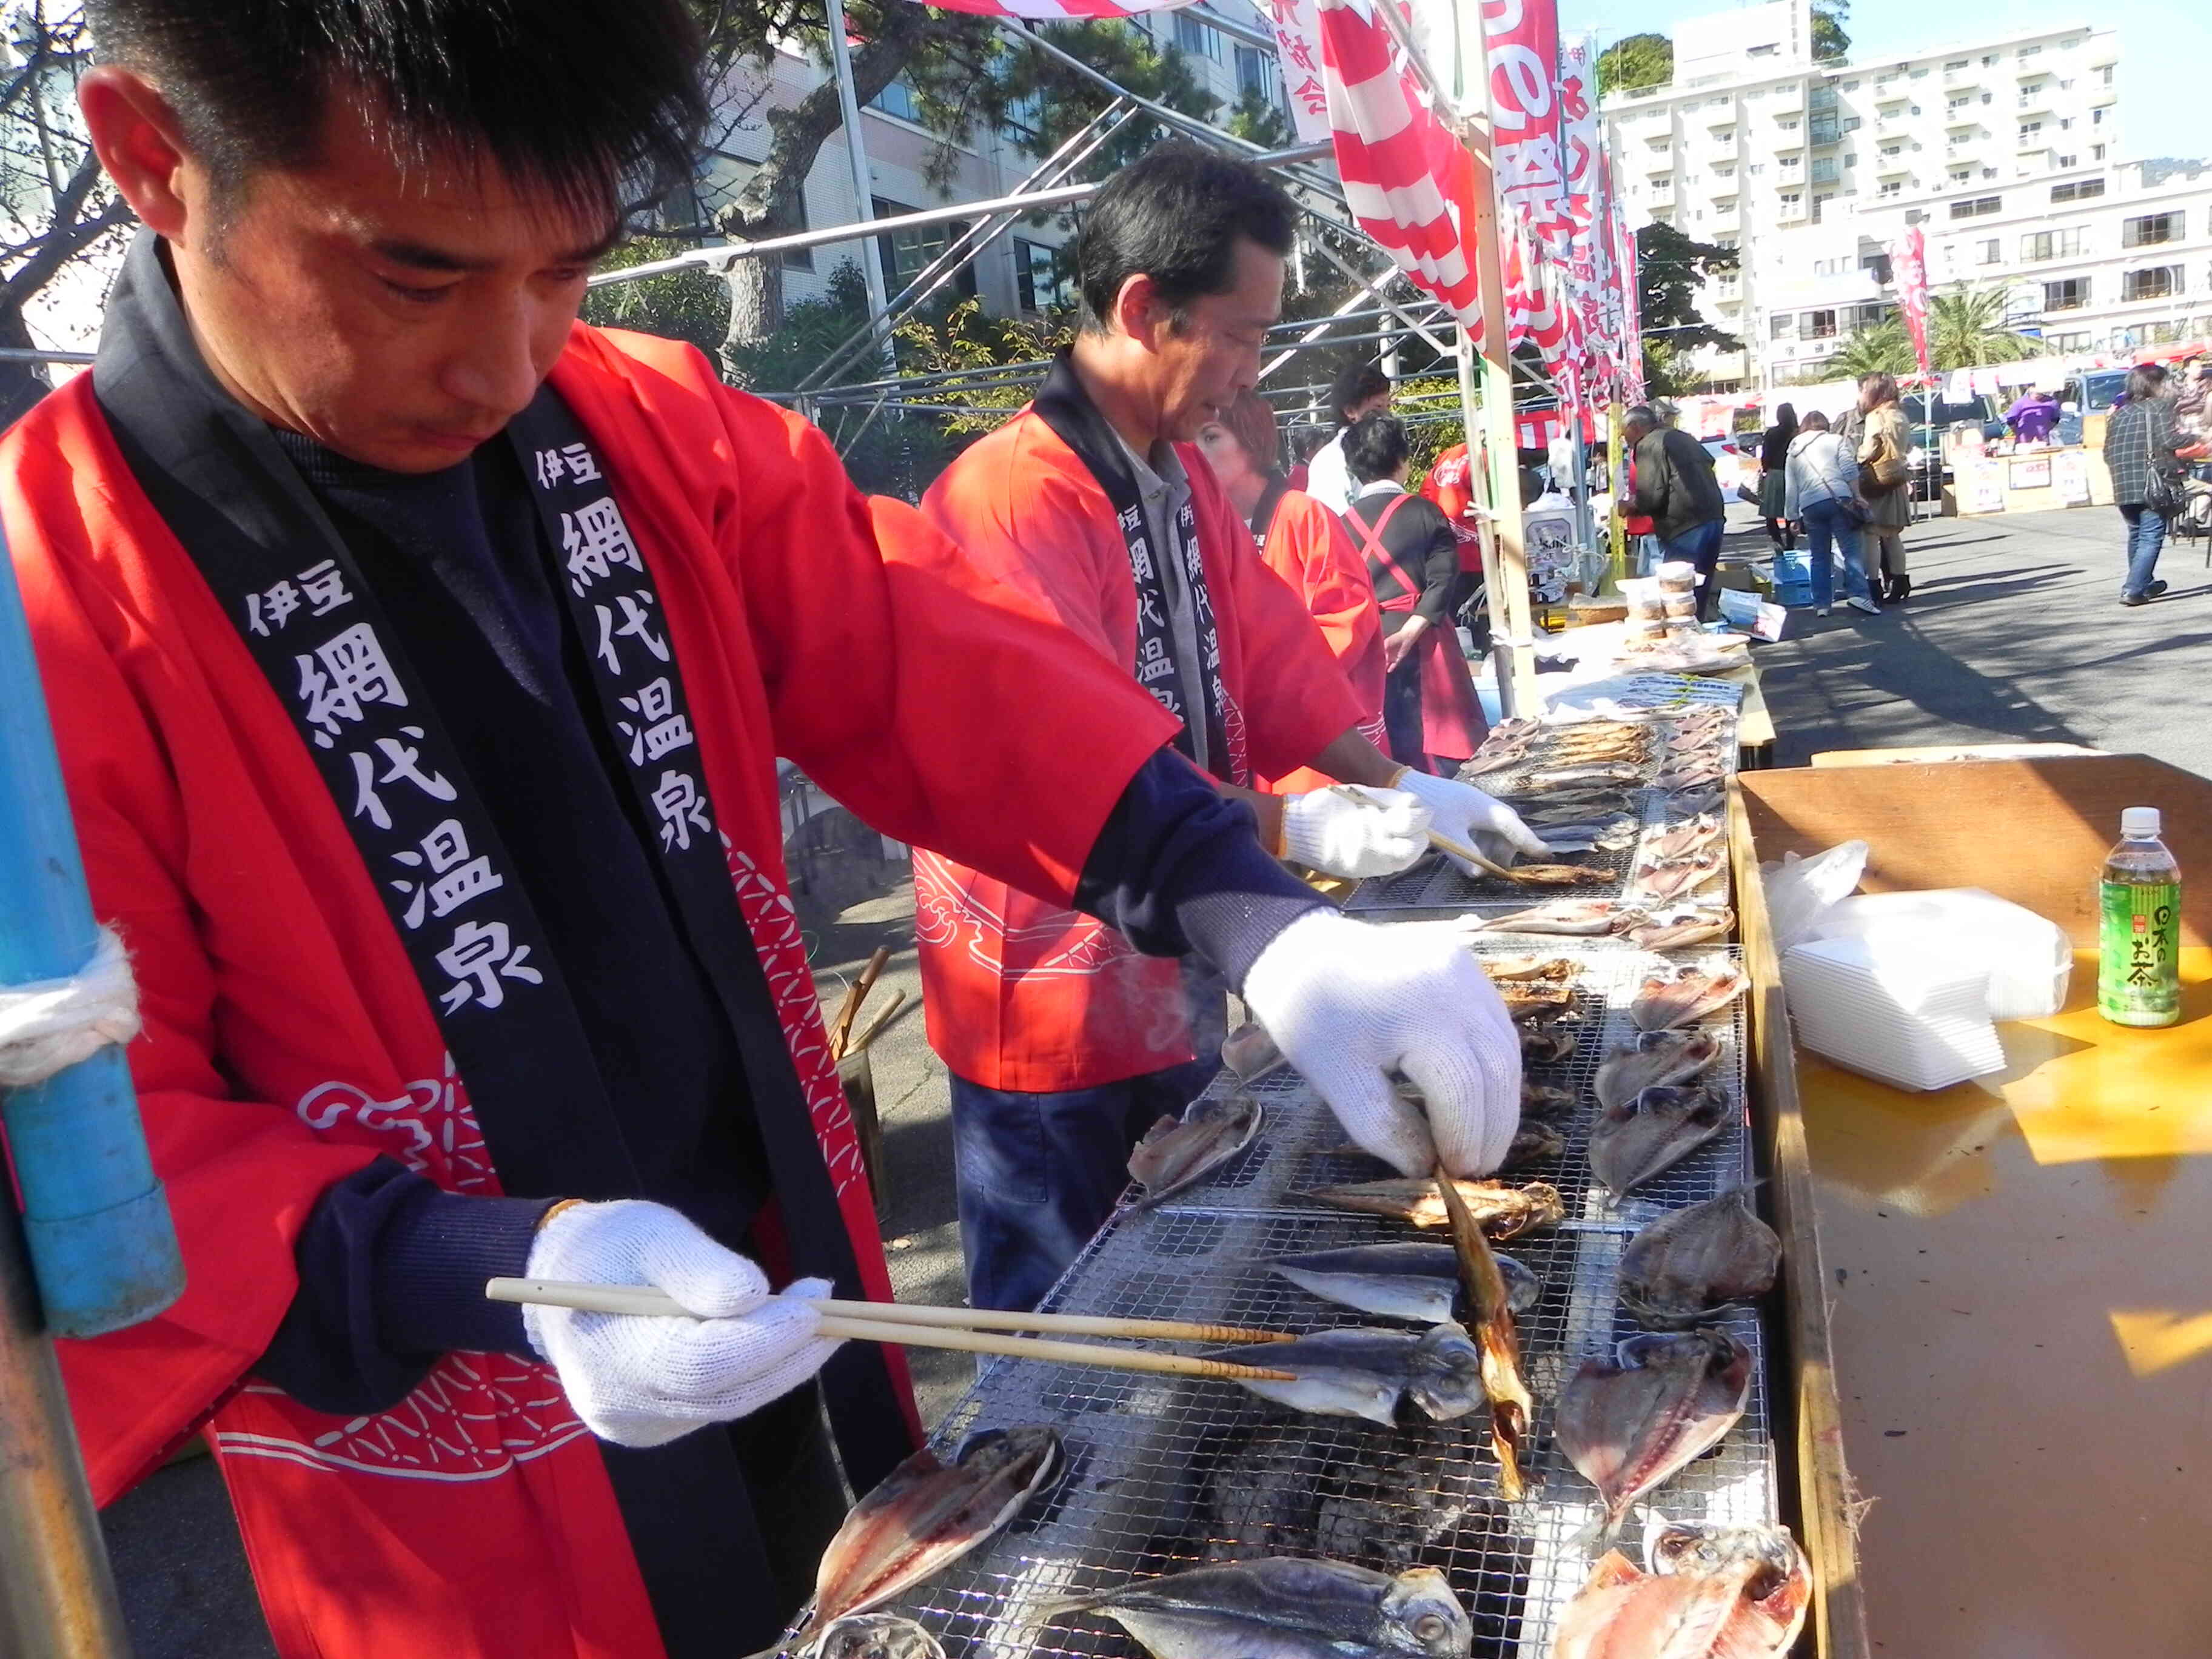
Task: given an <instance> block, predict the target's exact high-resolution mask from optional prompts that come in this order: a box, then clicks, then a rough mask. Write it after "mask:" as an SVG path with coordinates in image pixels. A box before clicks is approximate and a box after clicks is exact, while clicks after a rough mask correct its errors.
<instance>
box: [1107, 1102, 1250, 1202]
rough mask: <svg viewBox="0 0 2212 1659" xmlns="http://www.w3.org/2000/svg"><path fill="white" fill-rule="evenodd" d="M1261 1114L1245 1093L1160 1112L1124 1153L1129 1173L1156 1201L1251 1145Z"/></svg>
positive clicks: (1149, 1199) (1145, 1198)
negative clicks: (1175, 1114) (1176, 1111)
mask: <svg viewBox="0 0 2212 1659" xmlns="http://www.w3.org/2000/svg"><path fill="white" fill-rule="evenodd" d="M1266 1115H1267V1114H1266V1113H1265V1112H1263V1111H1262V1110H1261V1108H1260V1103H1259V1102H1258V1101H1256V1100H1255V1099H1253V1098H1252V1097H1251V1096H1249V1095H1243V1094H1237V1095H1229V1096H1225V1097H1221V1098H1218V1099H1216V1098H1213V1097H1207V1096H1200V1097H1199V1098H1198V1099H1196V1100H1194V1101H1192V1102H1191V1103H1190V1104H1189V1105H1188V1106H1186V1107H1184V1108H1183V1111H1182V1117H1180V1118H1173V1117H1162V1118H1161V1119H1160V1120H1159V1121H1158V1122H1157V1123H1155V1124H1153V1125H1152V1127H1151V1128H1149V1129H1147V1130H1146V1131H1145V1138H1144V1139H1142V1140H1140V1141H1139V1142H1138V1143H1137V1146H1136V1150H1135V1151H1134V1152H1131V1153H1130V1154H1129V1178H1130V1179H1131V1180H1132V1181H1133V1182H1136V1183H1137V1184H1138V1185H1139V1187H1142V1188H1144V1189H1145V1194H1144V1196H1143V1197H1142V1198H1141V1199H1139V1200H1138V1203H1139V1206H1143V1205H1148V1204H1157V1203H1158V1202H1159V1201H1160V1200H1162V1199H1164V1198H1166V1197H1168V1196H1169V1195H1170V1194H1173V1193H1179V1192H1181V1191H1182V1189H1183V1188H1186V1187H1188V1186H1190V1185H1191V1184H1192V1183H1193V1182H1196V1181H1198V1180H1200V1178H1202V1177H1203V1176H1206V1175H1208V1174H1210V1173H1212V1171H1213V1170H1218V1169H1219V1168H1220V1167H1221V1166H1222V1165H1223V1164H1225V1163H1227V1162H1228V1161H1229V1160H1230V1159H1231V1158H1234V1157H1236V1156H1237V1153H1239V1152H1243V1150H1244V1149H1245V1148H1246V1147H1247V1146H1250V1145H1251V1144H1252V1137H1253V1136H1255V1135H1256V1134H1258V1133H1260V1124H1261V1120H1262V1119H1263V1118H1265V1116H1266Z"/></svg>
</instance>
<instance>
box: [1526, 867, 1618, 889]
mask: <svg viewBox="0 0 2212 1659" xmlns="http://www.w3.org/2000/svg"><path fill="white" fill-rule="evenodd" d="M1505 879H1506V880H1508V881H1514V882H1518V883H1520V884H1522V886H1524V887H1609V886H1611V885H1612V884H1613V883H1614V882H1615V881H1618V880H1619V879H1620V877H1619V875H1618V874H1617V873H1616V872H1613V871H1611V870H1601V869H1598V868H1596V867H1595V866H1591V865H1587V864H1516V865H1515V866H1512V867H1511V868H1510V869H1509V870H1507V871H1506V872H1505Z"/></svg>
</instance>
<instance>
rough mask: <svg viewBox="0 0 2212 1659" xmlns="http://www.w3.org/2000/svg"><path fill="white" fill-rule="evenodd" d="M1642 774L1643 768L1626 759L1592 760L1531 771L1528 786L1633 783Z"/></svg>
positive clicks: (1539, 788)
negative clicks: (1582, 763) (1575, 764)
mask: <svg viewBox="0 0 2212 1659" xmlns="http://www.w3.org/2000/svg"><path fill="white" fill-rule="evenodd" d="M1643 775H1644V769H1643V768H1642V767H1640V766H1637V765H1634V764H1632V763H1630V762H1628V761H1592V762H1590V763H1588V764H1587V765H1581V766H1562V767H1555V768H1553V769H1550V770H1548V771H1541V772H1531V773H1530V774H1529V775H1528V787H1529V788H1531V789H1534V790H1537V791H1540V792H1548V791H1551V790H1553V789H1559V788H1561V787H1565V786H1567V785H1570V784H1577V783H1634V782H1636V781H1638V779H1640V778H1641V777H1643Z"/></svg>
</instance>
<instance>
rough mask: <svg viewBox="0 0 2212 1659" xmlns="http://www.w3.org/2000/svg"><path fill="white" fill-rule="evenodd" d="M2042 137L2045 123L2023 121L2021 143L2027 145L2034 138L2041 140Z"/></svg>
mask: <svg viewBox="0 0 2212 1659" xmlns="http://www.w3.org/2000/svg"><path fill="white" fill-rule="evenodd" d="M2042 136H2043V123H2042V122H2040V121H2022V122H2021V124H2020V142H2021V143H2023V144H2024V143H2027V142H2028V141H2029V140H2030V139H2033V138H2039V137H2042Z"/></svg>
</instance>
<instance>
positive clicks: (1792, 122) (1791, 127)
mask: <svg viewBox="0 0 2212 1659" xmlns="http://www.w3.org/2000/svg"><path fill="white" fill-rule="evenodd" d="M1774 125H1776V126H1778V127H1779V128H1780V129H1781V130H1782V131H1784V132H1795V131H1797V129H1798V127H1799V126H1800V125H1802V123H1801V122H1800V121H1799V120H1798V119H1797V118H1796V116H1794V115H1785V116H1784V117H1783V118H1781V119H1780V120H1778V121H1777V122H1776V123H1775V124H1774Z"/></svg>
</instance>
